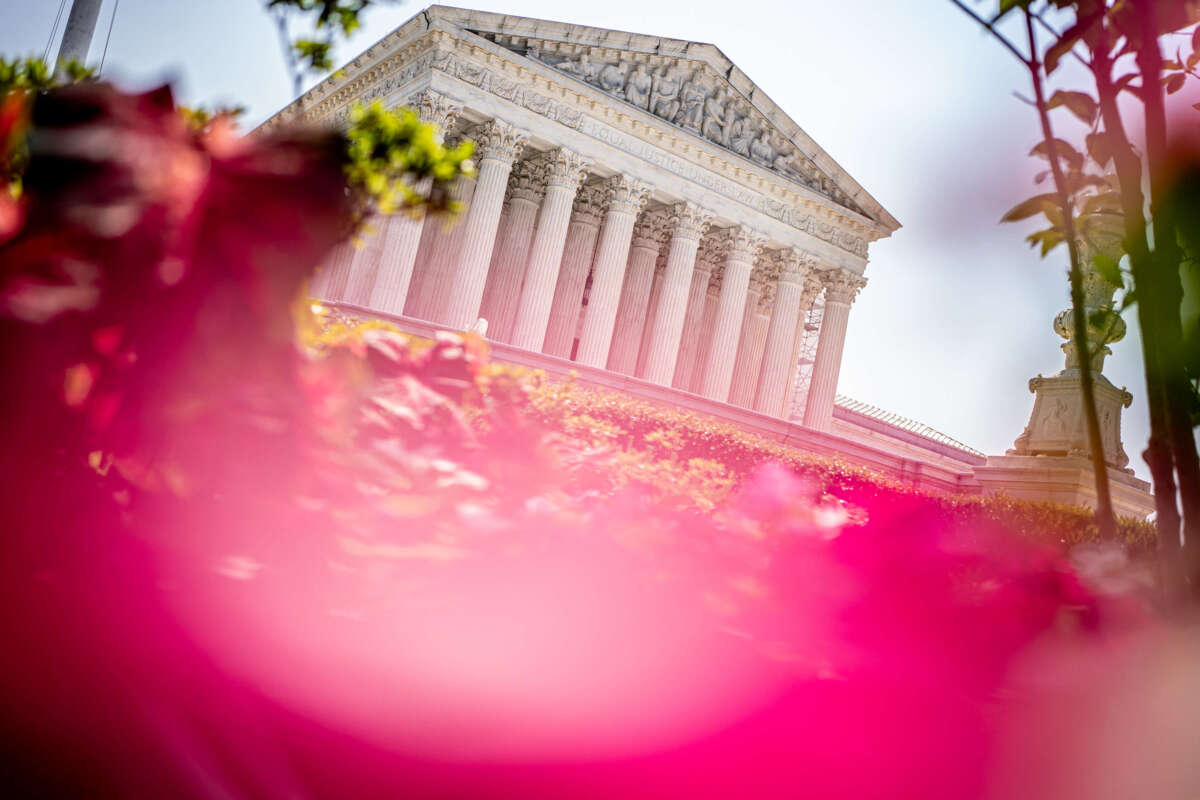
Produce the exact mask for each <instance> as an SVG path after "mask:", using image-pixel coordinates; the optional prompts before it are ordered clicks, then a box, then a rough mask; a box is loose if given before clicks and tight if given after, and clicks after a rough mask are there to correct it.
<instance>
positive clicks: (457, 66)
mask: <svg viewBox="0 0 1200 800" xmlns="http://www.w3.org/2000/svg"><path fill="white" fill-rule="evenodd" d="M374 99H382V100H383V101H384V102H385V103H388V104H395V105H399V104H409V105H415V106H416V107H418V108H419V109H420V111H421V113H422V115H423V116H424V117H425V118H426V119H429V120H431V121H434V122H436V123H437V124H439V125H440V126H442V127H443V129H444V130H445V132H446V135H447V137H450V138H457V137H464V136H465V137H469V138H471V139H472V140H474V141H475V142H476V145H477V146H476V164H477V166H478V175H477V177H476V178H475V180H474V181H470V182H465V183H464V184H463V185H461V186H459V187H458V188H457V191H458V193H459V196H460V198H461V199H463V200H464V201H465V202H466V203H467V210H466V211H465V212H464V213H463V214H462V215H461V216H460V217H459V218H458V219H457V220H454V221H453V222H451V223H449V224H447V222H446V221H445V220H443V219H440V218H436V217H429V218H428V219H424V220H421V219H411V218H408V217H403V216H397V217H394V218H390V219H387V220H383V221H381V222H380V223H378V224H377V226H376V227H377V228H378V229H379V233H378V235H376V236H375V237H374V238H373V239H371V240H369V242H368V244H367V245H366V246H365V247H362V248H360V249H357V250H352V249H349V248H348V247H347V248H344V249H343V250H342V251H340V252H338V253H335V254H334V255H333V257H332V258H331V259H330V262H329V264H328V265H327V266H326V267H325V269H324V270H323V271H322V273H321V274H319V275H318V278H317V279H316V281H315V282H314V287H313V292H314V294H315V295H317V296H318V297H321V298H322V299H325V300H328V301H331V302H344V303H349V304H352V305H356V306H360V307H363V308H368V309H371V310H375V311H379V312H382V313H385V314H390V315H394V316H401V317H403V316H407V317H413V318H417V319H423V320H427V321H431V322H434V323H437V324H440V325H445V326H447V327H448V328H454V329H465V328H468V327H472V326H477V325H478V324H479V323H478V320H479V319H481V318H482V319H486V320H487V336H488V338H490V339H494V340H496V341H502V342H505V343H508V344H511V345H513V346H515V347H519V348H523V349H525V350H529V351H534V352H542V353H545V354H546V355H548V356H554V357H559V358H571V359H574V360H576V361H577V362H579V363H580V364H586V365H588V366H591V367H597V368H601V369H607V370H610V371H613V372H617V373H623V374H627V375H632V376H635V377H638V378H641V379H644V380H646V381H650V382H653V383H658V384H661V385H663V386H673V387H675V388H676V389H679V390H682V391H688V392H693V393H696V394H700V395H704V396H706V397H709V398H713V399H716V400H720V401H723V402H729V403H733V404H735V405H740V406H743V407H746V408H752V409H755V410H757V411H759V412H762V413H764V414H768V415H771V416H776V417H779V416H786V414H787V412H786V411H785V409H789V408H792V407H793V403H792V401H791V399H790V391H789V387H790V386H792V385H793V381H794V376H795V373H796V362H797V353H798V352H799V347H800V337H801V336H802V334H803V328H804V320H805V318H806V315H807V313H808V310H809V308H810V307H811V305H812V303H813V301H814V300H815V299H816V298H817V297H818V296H820V295H821V294H822V293H823V301H824V304H825V313H824V315H823V322H822V325H821V329H820V332H819V343H818V346H817V349H816V360H815V363H814V364H813V365H812V377H811V382H810V384H809V390H808V397H807V399H806V402H805V403H803V404H802V405H803V407H804V409H805V411H804V423H805V424H806V425H808V426H810V427H813V428H815V429H817V430H823V431H829V430H830V429H831V425H832V413H833V404H834V403H833V401H834V395H835V393H836V390H837V378H838V372H839V368H840V365H841V357H842V349H843V344H844V341H845V335H846V326H847V324H848V318H849V313H850V308H851V305H852V303H853V301H854V298H855V296H856V295H857V293H858V291H859V290H860V289H861V288H862V287H863V286H864V285H865V279H864V278H863V273H864V271H865V268H866V263H867V245H868V243H869V242H871V241H874V240H876V239H879V238H882V237H886V236H889V235H890V234H891V233H892V232H893V231H895V230H896V229H897V228H898V227H899V223H897V222H896V220H895V219H893V218H892V217H891V215H889V214H888V213H887V211H885V210H884V209H883V208H882V207H881V206H880V205H879V203H878V202H876V201H875V200H874V199H873V198H872V197H871V196H870V195H869V194H867V192H866V191H865V190H864V189H862V187H860V186H859V185H858V184H857V183H856V182H855V181H854V180H853V179H852V178H850V176H849V175H847V174H846V173H845V171H844V170H842V169H841V167H839V166H838V165H837V164H836V163H835V162H834V161H833V160H832V159H831V158H829V156H828V155H826V154H825V153H824V152H823V151H822V150H821V149H820V148H819V147H818V146H817V145H816V144H815V143H814V142H813V141H812V140H811V139H809V138H808V136H807V135H806V134H805V133H804V132H803V131H802V130H801V129H800V128H799V127H798V126H797V125H796V124H795V123H794V122H792V120H791V119H789V118H788V117H787V116H786V115H784V114H783V112H782V111H780V110H779V109H778V108H777V107H776V106H775V105H774V103H772V102H771V100H770V99H769V98H767V97H766V96H765V95H764V94H763V93H762V91H761V90H759V89H758V88H757V87H756V86H755V85H754V84H753V83H752V82H751V81H750V80H749V79H748V78H746V76H745V75H743V74H742V73H741V72H740V71H739V70H738V69H737V68H736V67H735V66H734V65H733V64H732V63H730V62H729V61H728V59H726V58H725V56H724V55H723V54H722V53H721V52H720V51H719V50H718V49H717V48H715V47H713V46H712V45H705V44H697V43H694V42H685V41H679V40H672V39H662V38H659V37H653V36H641V35H636V34H628V33H621V32H616V31H608V30H602V29H596V28H587V27H583V26H575V25H569V24H564V23H557V22H547V21H543V20H534V19H524V18H519V17H512V16H504V15H498V14H491V13H483V12H475V11H465V10H460V9H452V8H445V7H440V6H433V7H431V8H429V9H428V10H426V11H425V12H423V13H421V14H418V15H417V16H415V17H413V18H412V19H411V20H410V21H409V22H407V23H405V24H404V25H402V26H400V27H399V28H398V29H396V30H395V31H394V32H393V33H391V34H389V35H388V36H386V37H384V39H382V40H381V41H380V42H378V43H377V44H375V45H374V46H372V47H371V48H369V49H368V50H367V51H366V52H364V53H363V54H361V55H360V56H359V57H358V58H356V59H354V60H353V61H352V62H351V63H350V64H348V65H347V66H346V67H345V69H344V70H343V71H342V74H341V76H340V77H338V78H331V79H329V80H326V81H325V82H323V83H321V84H320V85H318V86H317V87H315V88H314V89H312V90H311V91H309V92H308V93H307V94H306V95H304V96H303V97H301V98H300V99H299V100H298V101H296V102H295V103H293V104H292V105H291V106H289V107H287V108H286V109H284V110H283V111H281V112H280V113H279V114H278V115H277V116H276V117H275V118H273V119H272V120H270V121H268V122H267V123H266V124H265V125H264V128H266V129H269V128H270V127H272V126H273V125H276V124H280V123H282V122H290V121H304V122H309V123H318V124H335V125H336V124H342V123H343V122H344V120H345V118H346V115H347V114H348V112H349V109H350V108H351V107H352V106H353V104H354V103H355V102H356V101H370V100H374Z"/></svg>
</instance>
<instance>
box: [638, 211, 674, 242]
mask: <svg viewBox="0 0 1200 800" xmlns="http://www.w3.org/2000/svg"><path fill="white" fill-rule="evenodd" d="M670 234H671V222H670V219H669V218H668V217H667V215H666V214H664V213H662V212H661V211H646V212H644V213H643V214H642V215H641V216H640V217H638V221H637V223H636V224H635V225H634V226H633V246H634V247H650V248H654V249H655V250H658V249H660V248H661V247H662V246H663V245H664V244H666V242H667V238H668V237H669V236H670Z"/></svg>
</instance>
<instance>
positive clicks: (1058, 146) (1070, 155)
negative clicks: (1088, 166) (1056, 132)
mask: <svg viewBox="0 0 1200 800" xmlns="http://www.w3.org/2000/svg"><path fill="white" fill-rule="evenodd" d="M1050 149H1051V148H1048V147H1047V145H1046V140H1044V139H1043V140H1042V141H1040V142H1038V143H1037V144H1035V145H1034V146H1033V149H1032V150H1030V151H1029V155H1031V156H1041V157H1042V158H1049V155H1048V153H1049V152H1050ZM1053 151H1054V154H1055V155H1056V156H1058V157H1059V158H1061V159H1062V160H1063V161H1065V162H1066V163H1067V165H1068V166H1069V167H1070V168H1071V169H1080V168H1081V167H1082V166H1083V156H1082V155H1081V154H1080V153H1079V151H1078V150H1076V149H1075V148H1074V147H1072V146H1071V144H1070V143H1069V142H1065V141H1063V140H1062V139H1055V140H1054V147H1053Z"/></svg>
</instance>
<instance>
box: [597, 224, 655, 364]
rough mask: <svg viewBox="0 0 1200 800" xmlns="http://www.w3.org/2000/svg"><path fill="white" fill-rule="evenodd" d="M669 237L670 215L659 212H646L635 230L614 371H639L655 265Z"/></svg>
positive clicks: (615, 344)
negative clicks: (640, 351)
mask: <svg viewBox="0 0 1200 800" xmlns="http://www.w3.org/2000/svg"><path fill="white" fill-rule="evenodd" d="M666 235H667V216H666V214H663V213H662V212H659V211H654V212H650V211H648V212H645V213H643V214H642V216H641V217H640V218H639V219H638V222H637V224H636V225H634V227H633V246H632V247H631V248H630V251H629V266H628V268H627V269H626V271H625V283H624V284H623V285H622V286H621V300H620V302H619V303H618V304H617V323H616V328H615V330H614V331H613V343H612V347H611V348H610V349H609V351H608V369H609V370H611V371H612V372H620V373H621V374H623V375H633V374H634V373H635V372H636V371H637V358H638V349H639V348H640V347H641V344H642V331H643V330H644V329H645V326H646V311H647V308H648V306H649V304H650V290H651V287H652V286H653V284H654V265H655V263H656V262H657V261H658V253H659V250H661V249H662V245H663V243H664V242H665V240H666Z"/></svg>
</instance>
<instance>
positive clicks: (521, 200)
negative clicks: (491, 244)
mask: <svg viewBox="0 0 1200 800" xmlns="http://www.w3.org/2000/svg"><path fill="white" fill-rule="evenodd" d="M537 215H538V201H537V199H536V198H533V197H529V196H522V197H515V196H514V197H512V198H510V199H509V201H508V214H507V215H505V218H504V226H503V227H502V228H499V231H498V233H497V239H496V248H497V253H496V258H495V259H494V262H493V264H492V269H491V272H490V273H489V276H488V282H487V285H486V286H485V289H484V294H483V302H482V303H481V304H480V311H479V315H480V316H481V317H483V318H485V319H486V320H487V321H488V338H489V339H495V340H496V341H498V342H507V341H509V340H510V339H511V338H512V328H513V322H514V321H515V320H516V316H517V303H518V302H519V301H520V299H521V281H522V280H523V279H524V277H525V260H526V258H527V257H528V256H529V242H530V241H531V240H532V239H533V227H534V224H535V223H536V222H537Z"/></svg>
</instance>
